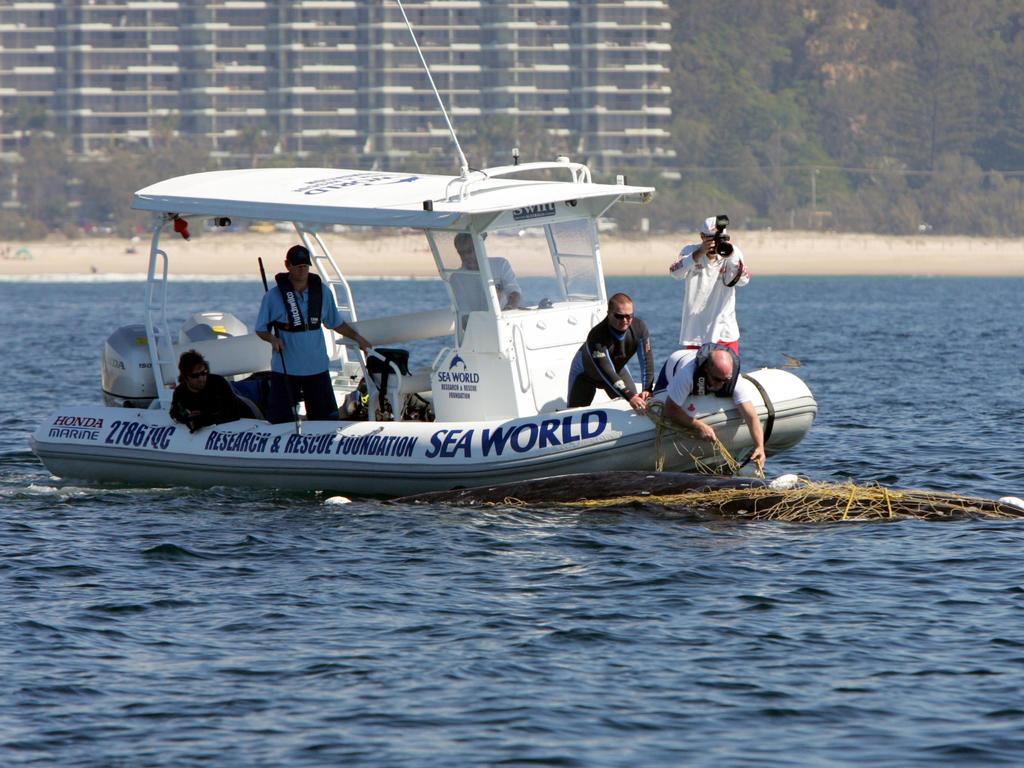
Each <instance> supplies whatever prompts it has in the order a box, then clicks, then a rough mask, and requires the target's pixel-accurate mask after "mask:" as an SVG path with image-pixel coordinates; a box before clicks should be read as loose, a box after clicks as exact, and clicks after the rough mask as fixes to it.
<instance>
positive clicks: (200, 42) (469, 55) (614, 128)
mask: <svg viewBox="0 0 1024 768" xmlns="http://www.w3.org/2000/svg"><path fill="white" fill-rule="evenodd" d="M404 5H405V9H406V12H407V14H408V16H409V20H410V21H411V23H412V25H413V28H414V30H415V32H416V35H417V39H418V41H419V44H420V46H421V48H422V50H423V54H424V56H425V57H426V60H427V63H428V64H429V65H430V70H431V73H432V75H433V78H434V81H435V83H436V85H437V87H438V89H439V91H440V92H441V95H442V97H443V99H444V101H445V104H446V106H447V107H448V108H449V110H450V113H451V115H452V119H453V121H454V123H455V125H456V129H457V130H458V129H459V126H460V125H461V124H468V125H476V126H479V124H480V122H481V121H486V120H487V119H488V118H490V117H493V116H501V117H502V119H503V120H505V121H511V122H512V124H513V125H515V123H516V121H529V122H528V125H529V126H530V127H531V129H532V130H538V129H539V130H540V131H542V132H545V133H546V134H547V135H548V136H549V137H551V138H552V140H553V141H552V143H553V145H554V143H555V142H554V140H555V139H557V141H558V146H560V147H565V148H567V149H568V150H569V151H571V152H572V154H573V155H574V156H576V157H578V158H579V159H586V160H588V161H589V162H591V163H592V164H594V165H595V166H597V167H602V166H606V165H607V166H621V165H625V164H629V165H647V164H651V163H652V161H653V160H655V159H656V158H659V157H661V156H663V155H664V154H666V153H667V151H668V150H667V146H668V142H667V138H668V132H667V128H668V121H669V119H670V113H669V107H668V104H669V85H668V82H667V77H666V75H667V73H668V67H667V52H668V50H669V46H668V43H667V37H668V35H667V32H668V27H669V24H668V5H667V2H666V0H615V2H599V1H598V0H407V1H406V2H405V3H404ZM41 127H45V128H46V129H48V130H52V131H54V132H58V133H61V134H63V135H65V136H67V137H68V139H69V140H70V142H71V144H72V146H73V148H74V149H75V150H76V151H77V152H80V153H82V154H87V155H88V154H93V153H97V152H101V151H102V150H103V149H104V148H106V147H108V146H110V145H111V144H113V143H120V142H141V143H145V142H148V141H151V140H152V138H153V136H154V135H156V134H157V133H158V132H160V131H166V130H175V131H178V132H180V133H181V134H184V135H200V136H203V137H205V138H206V139H207V140H208V141H209V142H210V145H211V147H212V148H213V150H214V151H215V152H219V153H226V154H233V153H237V154H249V153H250V152H251V151H253V150H252V144H253V142H254V141H257V139H259V140H260V141H262V142H263V145H264V146H263V147H262V149H261V151H265V152H270V151H275V150H276V151H285V152H295V153H300V154H301V153H305V152H308V151H310V150H312V149H316V148H318V147H323V146H324V145H325V142H329V143H330V145H331V146H333V147H335V148H338V149H347V150H349V151H351V152H352V153H353V154H356V155H359V156H360V159H361V160H362V161H363V162H364V163H366V164H369V163H373V162H379V163H381V164H383V165H389V164H393V163H394V161H395V160H396V159H400V158H402V157H403V156H407V155H409V154H417V155H430V154H438V155H443V156H445V157H450V150H449V146H450V145H448V143H447V141H448V140H447V136H448V133H447V128H446V126H445V122H444V118H443V116H442V115H441V113H440V111H439V109H438V107H437V102H436V98H435V96H434V94H433V91H432V90H431V88H430V84H429V81H428V79H427V77H426V74H425V73H424V71H423V68H422V65H421V63H420V59H419V55H418V54H417V52H416V49H415V47H414V46H413V43H412V39H411V38H410V36H409V33H408V30H407V29H406V26H405V22H404V20H403V18H402V15H401V11H400V9H399V7H398V5H397V4H396V3H394V2H393V1H392V0H50V1H47V0H5V1H4V2H3V3H2V5H0V150H2V151H6V152H11V151H16V150H17V148H18V146H19V145H20V142H21V140H22V138H23V136H24V133H25V132H26V131H29V130H38V129H40V128H41ZM530 159H534V158H530Z"/></svg>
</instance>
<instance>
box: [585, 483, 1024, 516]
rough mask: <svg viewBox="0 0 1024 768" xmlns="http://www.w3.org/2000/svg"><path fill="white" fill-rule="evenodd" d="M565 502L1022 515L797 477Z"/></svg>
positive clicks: (946, 498)
mask: <svg viewBox="0 0 1024 768" xmlns="http://www.w3.org/2000/svg"><path fill="white" fill-rule="evenodd" d="M567 505H568V506H574V507H588V508H608V507H621V506H645V507H649V506H660V507H663V508H668V509H675V510H680V511H684V510H685V511H687V512H692V513H695V514H699V515H704V516H707V517H716V518H729V519H742V520H775V521H780V522H787V523H838V522H845V521H850V522H869V521H870V522H875V521H880V520H883V521H884V520H906V519H917V520H956V519H964V518H993V519H1020V518H1024V509H1020V508H1019V507H1016V506H1013V505H1010V504H1004V503H1002V502H999V501H994V500H991V499H979V498H971V497H967V496H959V495H957V494H953V493H939V492H936V491H923V490H910V491H898V490H891V489H889V488H885V487H882V486H863V485H855V484H853V483H845V484H831V483H814V482H810V481H801V482H800V485H799V487H796V488H788V489H778V488H771V487H769V486H762V487H750V488H720V489H708V490H702V491H689V492H686V493H678V494H671V495H665V496H655V495H634V496H620V497H617V498H610V499H589V500H583V501H574V502H568V504H567Z"/></svg>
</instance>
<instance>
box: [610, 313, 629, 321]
mask: <svg viewBox="0 0 1024 768" xmlns="http://www.w3.org/2000/svg"><path fill="white" fill-rule="evenodd" d="M612 314H613V315H614V316H615V317H616V318H617V319H619V320H632V319H633V315H625V314H623V313H621V312H612Z"/></svg>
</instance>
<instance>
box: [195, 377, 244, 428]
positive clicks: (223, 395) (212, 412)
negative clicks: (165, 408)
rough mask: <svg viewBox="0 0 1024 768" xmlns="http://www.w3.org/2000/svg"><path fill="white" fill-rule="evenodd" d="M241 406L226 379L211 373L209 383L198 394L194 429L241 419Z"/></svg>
mask: <svg viewBox="0 0 1024 768" xmlns="http://www.w3.org/2000/svg"><path fill="white" fill-rule="evenodd" d="M240 405H241V403H240V401H239V399H238V398H237V397H235V393H234V390H232V389H231V385H230V384H228V382H227V379H225V378H224V377H223V376H218V375H216V374H213V373H211V374H210V376H209V381H207V382H206V386H205V387H203V391H202V392H200V393H199V403H198V411H199V416H197V417H196V419H195V426H196V428H199V427H208V426H210V425H211V424H225V423H227V422H229V421H237V420H238V419H240V418H241V409H240V408H239V406H240Z"/></svg>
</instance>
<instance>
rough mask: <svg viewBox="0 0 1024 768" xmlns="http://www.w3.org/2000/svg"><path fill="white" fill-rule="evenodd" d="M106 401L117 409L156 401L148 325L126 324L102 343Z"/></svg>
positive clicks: (103, 385)
mask: <svg viewBox="0 0 1024 768" xmlns="http://www.w3.org/2000/svg"><path fill="white" fill-rule="evenodd" d="M102 366H103V367H102V372H101V374H100V379H101V383H102V387H103V402H104V403H105V404H106V405H109V406H113V407H115V408H148V407H149V406H150V404H151V403H152V402H153V401H154V400H156V396H157V394H156V379H154V378H153V365H152V363H151V362H150V359H149V345H148V343H147V341H146V326H144V325H142V324H141V323H138V324H136V325H125V326H122V327H121V328H118V329H117V330H116V331H114V332H113V333H112V334H110V336H109V337H108V338H107V340H106V341H105V342H104V343H103V362H102Z"/></svg>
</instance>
